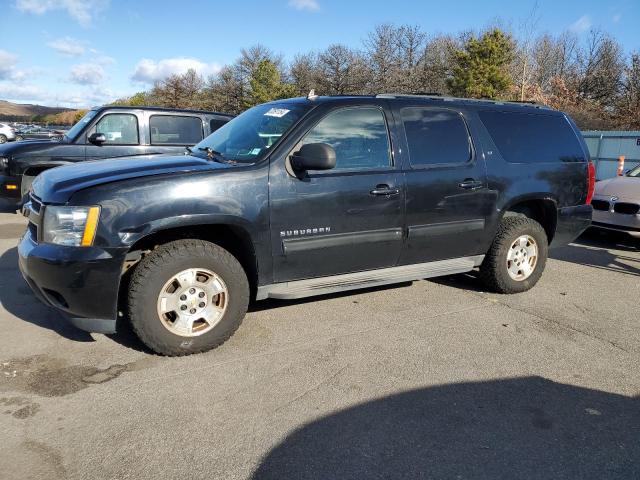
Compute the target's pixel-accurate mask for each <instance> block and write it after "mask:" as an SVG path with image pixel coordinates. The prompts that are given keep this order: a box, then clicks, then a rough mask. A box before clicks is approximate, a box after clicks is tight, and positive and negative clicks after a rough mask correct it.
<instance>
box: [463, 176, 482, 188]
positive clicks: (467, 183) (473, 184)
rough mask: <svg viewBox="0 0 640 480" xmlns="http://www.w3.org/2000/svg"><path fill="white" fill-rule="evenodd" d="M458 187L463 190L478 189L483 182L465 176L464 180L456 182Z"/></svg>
mask: <svg viewBox="0 0 640 480" xmlns="http://www.w3.org/2000/svg"><path fill="white" fill-rule="evenodd" d="M458 186H459V187H460V188H464V189H465V190H478V189H479V188H482V187H483V186H484V184H483V183H482V182H481V181H480V180H474V179H473V178H465V179H464V181H462V182H460V183H459V184H458Z"/></svg>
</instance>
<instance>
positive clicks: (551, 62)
mask: <svg viewBox="0 0 640 480" xmlns="http://www.w3.org/2000/svg"><path fill="white" fill-rule="evenodd" d="M311 89H314V90H315V92H316V93H317V94H320V95H346V94H373V93H429V94H440V95H454V96H459V97H468V98H489V99H497V100H518V101H532V102H539V103H544V104H546V105H549V106H551V107H553V108H558V109H560V110H563V111H565V112H567V113H569V114H570V115H571V116H572V117H573V118H574V119H575V120H576V122H577V123H578V125H579V126H580V128H582V129H624V130H627V129H640V52H634V53H632V54H630V55H625V54H624V50H623V48H622V46H621V45H620V43H619V42H618V41H617V40H616V39H615V38H613V37H612V36H611V35H609V34H607V33H606V32H603V31H600V30H592V31H591V32H589V33H588V35H587V36H586V38H583V39H582V40H580V39H579V37H578V36H576V35H574V34H572V33H570V32H565V33H562V34H559V35H551V34H546V33H545V34H540V35H535V36H534V35H533V34H532V33H529V34H527V35H524V36H522V35H521V36H520V38H518V37H516V36H514V35H513V34H512V33H510V32H508V31H506V30H505V29H502V28H498V27H492V28H488V29H486V30H484V31H482V32H462V33H460V34H457V35H435V36H432V35H429V34H428V33H426V32H424V31H423V30H421V29H420V27H418V26H414V25H399V26H398V25H393V24H382V25H378V26H377V27H375V28H374V29H373V30H372V31H371V32H370V33H369V34H368V35H367V36H366V38H365V40H364V41H363V42H362V45H361V47H360V48H351V47H348V46H346V45H342V44H333V45H330V46H329V47H327V48H326V49H324V50H321V51H315V52H307V53H300V54H298V55H296V56H295V57H294V58H293V59H291V60H290V61H288V62H287V61H285V59H284V58H283V56H282V55H279V54H277V53H275V52H273V51H272V50H270V49H269V48H267V47H266V46H264V45H254V46H252V47H249V48H245V49H242V50H241V52H240V56H239V58H238V59H237V60H236V61H234V62H233V63H232V64H230V65H226V66H224V67H223V68H222V69H221V70H220V71H219V72H218V73H217V74H216V75H212V76H209V77H208V78H203V77H202V76H201V75H199V74H198V73H197V72H195V71H194V70H189V71H187V72H186V73H184V74H180V75H171V76H169V77H167V78H165V79H163V80H161V81H158V82H156V83H155V85H154V86H153V88H151V89H150V90H148V91H143V92H139V93H136V94H135V95H133V96H131V97H128V98H123V99H120V100H118V101H117V102H115V103H116V104H120V105H132V106H142V105H147V106H162V107H170V108H196V109H204V110H215V111H222V112H229V113H234V114H237V113H240V112H242V111H243V110H245V109H247V108H249V107H251V106H253V105H256V104H259V103H263V102H266V101H270V100H276V99H280V98H287V97H292V96H300V95H306V94H307V93H308V92H309V91H310V90H311Z"/></svg>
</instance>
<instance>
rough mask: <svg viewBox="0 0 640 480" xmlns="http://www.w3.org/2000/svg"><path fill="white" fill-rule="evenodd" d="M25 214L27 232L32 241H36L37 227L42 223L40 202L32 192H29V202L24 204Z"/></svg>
mask: <svg viewBox="0 0 640 480" xmlns="http://www.w3.org/2000/svg"><path fill="white" fill-rule="evenodd" d="M26 207H27V209H28V210H27V216H28V217H29V226H28V229H29V233H30V234H31V238H33V241H34V242H36V243H37V242H38V229H39V228H40V226H41V223H42V217H41V212H42V202H41V201H40V199H39V198H38V197H36V196H35V195H34V194H33V193H30V194H29V202H28V203H27V205H26Z"/></svg>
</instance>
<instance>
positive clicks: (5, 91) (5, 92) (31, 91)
mask: <svg viewBox="0 0 640 480" xmlns="http://www.w3.org/2000/svg"><path fill="white" fill-rule="evenodd" d="M47 97H50V95H48V94H47V92H45V91H44V90H43V89H42V88H40V87H37V86H35V85H18V84H15V83H9V82H7V83H0V98H2V99H4V100H11V101H14V102H27V101H30V102H37V101H40V100H46V99H47Z"/></svg>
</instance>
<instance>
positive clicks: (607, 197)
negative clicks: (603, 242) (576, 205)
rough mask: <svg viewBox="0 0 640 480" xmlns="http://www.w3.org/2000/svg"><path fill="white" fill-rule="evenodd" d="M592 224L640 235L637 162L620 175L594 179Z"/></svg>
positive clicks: (639, 169)
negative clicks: (600, 179) (598, 179)
mask: <svg viewBox="0 0 640 480" xmlns="http://www.w3.org/2000/svg"><path fill="white" fill-rule="evenodd" d="M591 204H592V205H593V224H592V225H593V226H594V227H597V228H604V229H607V230H616V231H618V232H626V233H628V234H630V235H631V236H633V237H635V238H637V239H640V165H638V166H637V167H635V168H634V169H633V170H630V171H629V172H627V174H626V175H625V176H623V177H614V178H609V179H607V180H602V181H600V182H597V183H596V191H595V195H594V196H593V200H592V202H591Z"/></svg>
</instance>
